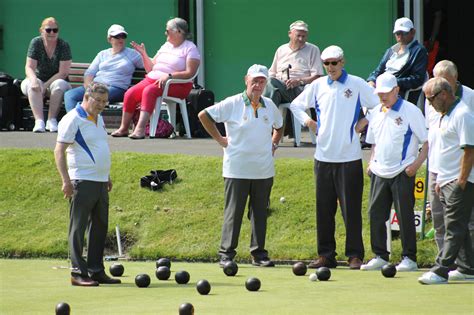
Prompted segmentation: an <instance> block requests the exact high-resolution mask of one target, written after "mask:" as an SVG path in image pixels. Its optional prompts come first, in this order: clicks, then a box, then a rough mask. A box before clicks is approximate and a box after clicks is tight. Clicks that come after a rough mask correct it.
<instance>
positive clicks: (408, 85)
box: [367, 40, 428, 95]
mask: <svg viewBox="0 0 474 315" xmlns="http://www.w3.org/2000/svg"><path fill="white" fill-rule="evenodd" d="M392 47H393V46H392ZM392 47H390V48H389V49H387V50H386V51H385V54H384V55H383V57H382V60H381V61H380V63H379V65H378V66H377V68H375V70H374V71H373V72H372V73H371V74H370V76H369V77H368V78H367V81H374V82H375V80H376V79H377V77H378V76H379V75H381V74H382V73H384V72H385V68H386V66H385V64H386V63H387V61H388V60H389V59H390V56H391V55H392V54H393V50H392ZM408 51H409V55H408V60H407V63H406V64H405V65H404V66H403V67H402V68H401V69H400V71H398V72H397V73H394V75H395V76H396V77H397V81H398V86H399V87H400V95H403V93H404V92H405V91H406V90H409V89H416V88H417V87H419V86H421V85H422V84H423V83H424V82H425V76H426V67H427V65H428V53H427V52H426V49H425V47H423V46H422V45H420V43H418V41H417V40H414V41H413V42H412V43H411V44H410V45H409V46H408Z"/></svg>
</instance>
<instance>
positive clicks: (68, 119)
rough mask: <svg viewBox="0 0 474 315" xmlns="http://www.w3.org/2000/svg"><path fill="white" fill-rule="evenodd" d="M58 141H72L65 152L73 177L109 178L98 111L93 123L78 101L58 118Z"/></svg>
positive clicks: (105, 143) (104, 131) (92, 179)
mask: <svg viewBox="0 0 474 315" xmlns="http://www.w3.org/2000/svg"><path fill="white" fill-rule="evenodd" d="M57 142H61V143H70V144H71V145H70V146H69V147H68V148H67V149H66V153H67V165H68V173H69V177H70V178H71V179H72V180H89V181H95V182H108V181H109V174H110V165H111V160H110V150H109V144H108V142H107V131H106V130H105V125H104V120H103V119H102V116H101V115H99V116H98V117H97V124H96V123H95V122H94V121H93V119H91V118H90V117H88V114H87V112H86V111H85V110H84V108H82V107H81V106H80V105H78V106H77V107H76V108H75V109H74V110H71V111H70V112H69V113H67V114H66V115H65V116H64V117H63V118H62V119H61V121H60V122H59V125H58V137H57Z"/></svg>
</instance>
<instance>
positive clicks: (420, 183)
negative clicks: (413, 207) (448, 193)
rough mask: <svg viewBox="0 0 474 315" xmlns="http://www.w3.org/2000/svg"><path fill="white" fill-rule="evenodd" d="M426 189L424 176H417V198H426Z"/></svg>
mask: <svg viewBox="0 0 474 315" xmlns="http://www.w3.org/2000/svg"><path fill="white" fill-rule="evenodd" d="M425 189H426V188H425V179H424V178H423V177H417V178H416V179H415V199H424V198H425Z"/></svg>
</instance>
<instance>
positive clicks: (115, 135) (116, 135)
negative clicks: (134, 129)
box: [110, 130, 128, 138]
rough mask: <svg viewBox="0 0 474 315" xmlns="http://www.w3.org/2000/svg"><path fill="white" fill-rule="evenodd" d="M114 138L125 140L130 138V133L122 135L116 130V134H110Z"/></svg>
mask: <svg viewBox="0 0 474 315" xmlns="http://www.w3.org/2000/svg"><path fill="white" fill-rule="evenodd" d="M110 135H111V136H112V137H115V138H123V137H128V132H126V133H120V132H118V130H115V131H114V132H112V133H111V134H110Z"/></svg>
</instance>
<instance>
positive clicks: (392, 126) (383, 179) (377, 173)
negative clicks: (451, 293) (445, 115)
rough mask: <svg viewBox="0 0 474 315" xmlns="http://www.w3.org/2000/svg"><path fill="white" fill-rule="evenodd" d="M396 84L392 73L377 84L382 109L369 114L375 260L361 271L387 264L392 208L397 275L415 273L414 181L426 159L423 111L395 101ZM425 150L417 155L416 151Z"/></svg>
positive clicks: (368, 136) (372, 225)
mask: <svg viewBox="0 0 474 315" xmlns="http://www.w3.org/2000/svg"><path fill="white" fill-rule="evenodd" d="M398 90H399V87H398V85H397V79H396V78H395V76H394V75H393V74H391V73H387V72H386V73H384V74H382V75H380V76H379V77H378V78H377V87H376V88H375V92H374V93H377V94H378V96H379V98H380V105H378V106H377V107H375V108H374V109H373V110H372V111H371V119H370V124H369V130H368V132H367V139H366V141H367V142H368V143H371V144H372V154H371V158H370V162H369V166H368V168H367V173H368V174H369V176H370V179H371V185H370V204H369V217H370V243H371V246H372V252H373V253H374V254H375V258H373V259H371V260H370V261H369V262H368V263H367V264H365V265H362V266H361V270H380V269H381V268H382V267H383V266H384V265H386V264H388V261H389V255H390V252H389V251H388V250H387V231H386V225H385V222H386V221H387V220H388V219H389V217H390V210H391V208H392V203H393V205H394V207H395V210H396V211H397V216H398V219H399V221H400V234H401V241H402V262H401V263H400V264H399V265H398V266H397V270H398V271H415V270H417V269H418V266H417V264H416V252H417V249H416V231H415V217H414V212H413V208H414V206H415V197H414V195H413V190H414V188H415V175H416V172H417V170H418V169H419V168H420V166H421V165H422V164H423V162H424V161H425V159H426V156H427V154H428V142H427V139H428V133H427V131H426V127H425V119H424V117H423V114H422V113H421V110H420V109H419V108H418V107H416V106H415V105H413V104H412V103H409V102H407V101H405V100H403V99H402V98H400V97H399V96H398ZM421 143H422V144H423V147H422V150H421V151H420V153H418V147H419V145H420V144H421Z"/></svg>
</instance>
